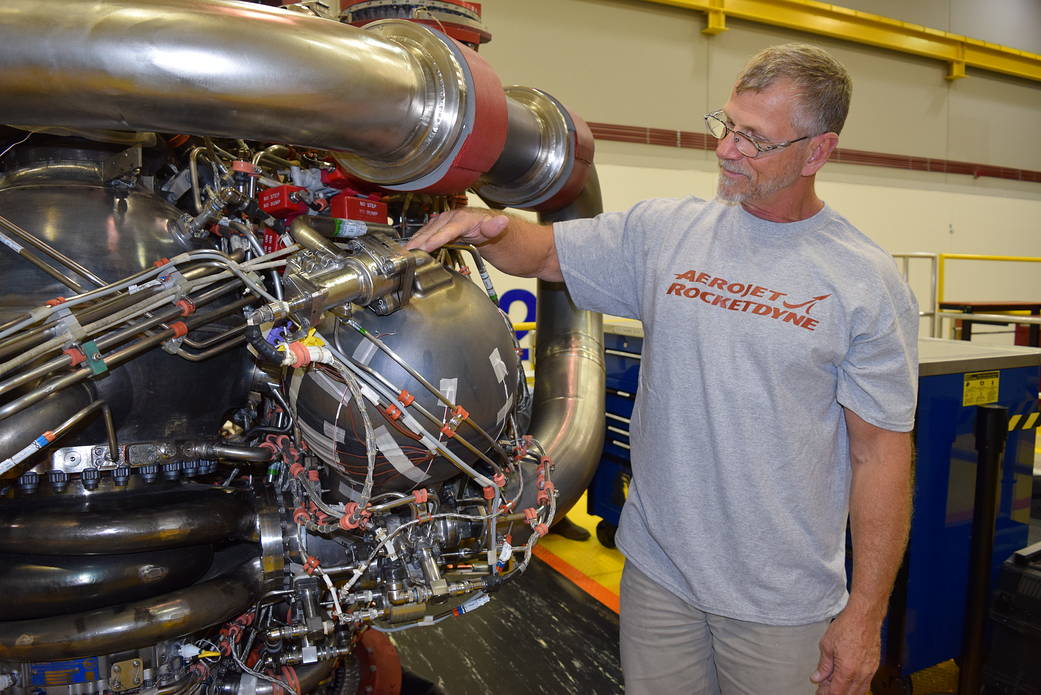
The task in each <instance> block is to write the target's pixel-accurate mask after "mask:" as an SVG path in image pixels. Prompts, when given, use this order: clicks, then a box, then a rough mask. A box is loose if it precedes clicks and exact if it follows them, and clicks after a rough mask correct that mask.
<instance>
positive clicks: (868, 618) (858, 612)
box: [842, 594, 889, 627]
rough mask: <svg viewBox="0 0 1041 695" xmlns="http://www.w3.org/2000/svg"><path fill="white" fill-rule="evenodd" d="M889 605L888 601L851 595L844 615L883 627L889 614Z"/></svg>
mask: <svg viewBox="0 0 1041 695" xmlns="http://www.w3.org/2000/svg"><path fill="white" fill-rule="evenodd" d="M888 604H889V601H888V600H886V599H878V598H867V597H861V596H857V595H855V594H850V597H849V600H848V601H847V602H846V607H845V608H844V609H843V610H842V614H843V615H846V616H848V617H850V618H854V619H856V620H858V621H863V622H867V623H869V624H871V623H876V624H877V625H878V626H879V627H881V625H882V621H883V620H885V617H886V613H887V612H888V608H889V605H888Z"/></svg>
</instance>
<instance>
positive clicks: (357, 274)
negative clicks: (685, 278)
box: [0, 0, 604, 695]
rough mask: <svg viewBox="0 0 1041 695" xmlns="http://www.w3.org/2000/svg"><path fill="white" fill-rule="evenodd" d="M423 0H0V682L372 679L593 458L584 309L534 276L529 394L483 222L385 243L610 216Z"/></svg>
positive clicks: (111, 689)
mask: <svg viewBox="0 0 1041 695" xmlns="http://www.w3.org/2000/svg"><path fill="white" fill-rule="evenodd" d="M400 4H401V5H403V6H404V5H408V3H400ZM423 4H424V5H425V6H433V7H428V8H427V12H428V15H430V13H431V12H434V13H435V14H433V15H430V16H431V17H433V18H434V19H433V20H432V21H430V20H429V17H428V21H426V22H425V24H424V23H415V22H407V21H402V20H397V19H386V16H387V12H388V10H387V8H386V7H385V5H386V3H373V2H367V1H363V2H354V3H347V5H348V7H347V8H346V11H345V17H344V19H345V22H338V21H335V20H332V19H329V18H324V17H320V16H314V14H315V13H314V12H313V11H306V8H303V10H301V11H297V12H292V11H287V10H285V9H280V8H267V7H263V6H260V5H254V4H248V3H244V2H233V1H221V0H216V1H214V0H207V1H206V2H198V1H197V0H158V1H156V2H151V1H150V2H140V0H138V1H136V2H135V1H131V0H98V1H97V2H91V3H68V2H62V1H61V0H10V1H9V2H6V3H4V6H3V8H2V9H0V122H2V123H5V124H7V125H6V126H3V127H2V129H0V242H2V244H3V248H0V277H3V283H4V292H3V294H2V296H0V595H2V596H3V599H2V600H0V692H5V693H6V692H10V693H12V694H15V693H16V694H17V695H23V694H27V693H34V694H47V695H57V694H58V693H61V694H62V695H67V694H68V693H75V694H76V695H95V694H96V695H101V694H102V693H106V692H108V693H113V694H114V695H126V694H136V693H140V694H141V695H178V694H181V693H191V694H195V693H201V692H206V693H221V694H222V695H236V694H240V695H278V694H279V693H282V692H288V693H293V695H302V693H305V692H314V691H318V690H322V689H328V690H329V691H330V692H335V693H338V694H339V693H342V694H345V695H346V694H349V693H353V692H359V691H361V690H362V689H364V687H365V686H366V685H369V686H372V685H373V683H374V679H379V678H380V677H381V676H384V677H386V678H387V679H389V680H390V681H393V679H394V678H395V677H396V675H395V674H381V673H380V671H379V669H375V670H370V669H369V668H367V667H366V668H362V666H363V665H364V660H365V658H366V657H365V654H366V652H367V650H366V649H365V647H366V646H368V647H372V645H373V644H375V643H377V642H378V641H379V640H380V639H381V636H382V635H383V633H385V632H388V631H397V630H403V629H412V628H422V627H423V626H426V625H431V624H436V623H438V622H441V621H444V620H448V619H453V618H455V617H456V616H460V615H462V614H464V613H467V612H469V611H472V610H475V609H477V608H479V607H480V606H481V605H482V604H483V603H485V602H487V601H488V600H489V594H490V593H491V592H493V591H494V590H496V589H497V588H498V587H500V586H501V585H503V584H504V583H506V582H509V580H510V579H512V578H513V577H515V576H517V575H518V574H519V573H520V572H523V571H524V569H525V567H526V566H527V565H528V563H529V561H530V558H531V554H532V548H533V547H534V545H535V543H536V542H537V541H538V539H539V538H540V537H541V536H542V535H543V534H544V533H545V532H546V530H547V528H548V526H549V525H550V524H551V523H552V521H553V519H554V516H555V515H560V514H562V513H563V512H564V511H566V509H567V507H569V506H570V505H571V504H573V503H574V500H575V499H576V498H577V496H578V495H579V494H580V492H581V490H582V489H584V487H585V485H586V484H587V483H588V479H589V477H590V476H591V475H592V471H593V468H594V466H595V464H596V460H597V456H598V451H599V449H600V444H601V438H602V428H603V425H602V422H603V420H602V413H603V398H604V396H603V392H604V390H603V364H602V358H601V354H602V348H601V345H600V341H601V336H600V323H599V317H598V316H595V315H591V314H588V313H586V312H580V311H577V310H576V309H575V308H574V307H573V305H571V303H570V300H569V299H568V297H567V295H566V293H565V292H564V290H563V289H562V288H561V287H554V286H550V285H546V286H544V287H541V288H540V299H539V303H540V312H541V313H540V318H539V326H538V350H537V360H538V369H539V376H540V378H539V381H538V382H537V384H536V388H535V390H534V393H532V392H531V391H529V388H528V385H527V383H526V381H525V377H524V372H523V370H522V369H521V366H520V362H519V357H518V355H519V350H518V346H517V343H516V339H515V338H514V333H513V331H512V326H511V325H510V322H509V319H508V317H507V316H506V315H505V314H503V312H502V311H501V310H500V309H499V307H498V305H497V294H496V291H495V288H494V286H493V285H492V283H491V281H490V280H489V278H488V275H487V273H486V272H485V270H484V267H483V264H482V262H481V259H480V255H479V253H478V251H477V249H475V248H473V247H470V246H467V245H463V244H460V245H452V246H449V247H446V248H445V249H443V250H441V251H440V252H438V253H437V254H436V255H434V256H431V255H429V254H426V253H423V252H418V251H407V250H406V249H405V248H404V247H403V245H402V244H403V242H404V241H405V240H406V239H407V238H408V237H409V236H410V235H411V234H412V233H414V232H415V231H416V230H417V229H418V228H420V227H421V226H422V225H423V224H424V223H425V222H426V221H427V220H428V219H429V218H430V216H431V215H434V214H437V213H438V212H442V211H444V210H447V209H450V208H451V207H453V206H456V205H459V204H461V203H465V196H464V195H462V194H464V193H465V191H467V190H471V191H473V192H474V193H476V194H477V195H478V196H480V197H481V198H482V199H483V200H485V201H486V202H487V203H488V204H490V205H493V206H497V207H506V206H512V207H519V208H525V209H531V210H537V211H539V212H540V213H541V214H542V215H543V216H544V219H547V220H552V219H561V218H565V217H568V216H574V215H589V214H596V213H597V212H599V204H600V203H599V193H598V190H597V187H596V176H595V172H594V171H593V169H592V138H591V136H590V133H589V130H588V128H587V127H586V126H585V124H584V123H583V122H582V121H581V119H579V118H578V117H576V116H575V115H574V114H572V113H571V112H570V111H568V110H567V109H566V108H565V107H564V106H563V105H561V104H560V102H558V101H557V100H556V99H554V98H553V97H551V96H550V95H548V94H545V93H544V92H541V91H539V90H536V89H531V88H526V87H509V88H507V89H503V88H502V86H501V85H500V84H499V81H498V78H497V77H496V76H495V73H494V72H493V71H492V70H491V68H490V67H489V66H488V65H487V64H486V63H485V62H484V61H483V60H482V59H481V58H480V57H479V56H478V55H477V53H476V52H475V51H474V50H472V49H471V48H470V47H468V45H466V44H470V45H473V46H476V45H477V44H478V43H480V42H481V41H483V40H487V33H486V32H484V31H483V29H482V28H481V27H480V24H479V21H477V20H475V8H474V7H473V6H472V5H470V4H469V3H463V2H456V1H455V0H452V1H448V0H444V1H441V2H426V3H423ZM297 9H301V8H297ZM346 21H353V22H355V23H356V24H359V25H364V26H363V27H362V26H352V25H350V24H349V23H346ZM446 24H447V28H446V26H445V25H446ZM442 30H444V31H446V32H447V33H448V34H457V38H459V39H460V40H461V41H462V42H460V41H457V40H455V39H453V38H452V37H451V36H449V35H446V33H443V31H442ZM383 639H385V638H383Z"/></svg>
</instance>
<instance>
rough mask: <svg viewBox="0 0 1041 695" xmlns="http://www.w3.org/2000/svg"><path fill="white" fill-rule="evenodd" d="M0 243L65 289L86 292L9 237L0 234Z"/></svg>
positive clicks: (76, 283)
mask: <svg viewBox="0 0 1041 695" xmlns="http://www.w3.org/2000/svg"><path fill="white" fill-rule="evenodd" d="M0 243H3V245H4V246H6V247H8V248H9V249H11V250H12V251H14V252H15V253H17V254H18V255H19V256H21V257H22V258H24V259H25V260H27V261H29V262H30V263H32V264H33V265H34V266H36V267H37V268H39V269H40V270H42V271H43V272H45V273H47V274H48V275H50V276H51V277H52V278H54V279H55V280H57V281H58V282H60V283H61V284H63V285H65V286H66V287H68V288H70V289H73V290H76V291H77V292H84V291H86V289H87V288H86V287H84V286H83V285H81V284H80V283H78V282H76V280H74V279H73V278H71V277H69V276H68V275H66V274H65V273H63V272H61V271H60V270H58V269H57V268H55V267H54V266H52V265H50V264H49V263H46V262H44V260H43V259H42V258H40V257H39V256H37V255H36V254H35V253H33V252H32V251H30V250H29V249H27V248H25V247H24V246H22V245H21V244H19V243H18V242H17V241H15V240H14V239H11V238H10V237H8V236H6V235H4V234H3V233H0Z"/></svg>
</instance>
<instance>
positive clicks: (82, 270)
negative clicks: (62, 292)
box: [0, 215, 108, 287]
mask: <svg viewBox="0 0 1041 695" xmlns="http://www.w3.org/2000/svg"><path fill="white" fill-rule="evenodd" d="M0 227H3V228H4V229H6V230H7V231H8V232H10V233H11V234H14V235H15V236H16V237H18V238H19V239H20V240H21V241H22V242H24V243H26V244H29V246H32V247H33V248H35V249H36V250H37V251H40V252H41V253H43V254H44V255H45V256H47V257H48V258H50V259H51V260H53V261H57V262H58V263H61V264H62V265H63V266H65V267H66V268H68V269H69V270H71V271H73V272H75V273H77V274H78V275H79V276H80V277H84V278H86V279H88V280H90V281H91V282H92V283H94V285H95V286H96V287H104V286H105V285H107V284H108V283H107V282H105V281H104V280H102V279H101V278H99V277H98V276H97V275H95V274H94V273H93V272H91V271H90V270H89V269H88V268H87V267H86V266H84V265H83V264H82V263H79V262H77V261H75V260H73V259H71V258H69V257H68V256H66V255H65V254H64V253H62V252H61V251H59V250H58V249H56V248H54V247H53V246H51V245H50V244H48V243H47V242H46V241H43V240H42V239H40V238H39V237H37V236H36V235H35V234H32V233H31V232H28V231H26V230H25V229H22V228H21V227H19V226H18V225H16V224H15V223H14V222H12V221H11V220H9V219H7V218H6V217H4V216H3V215H0Z"/></svg>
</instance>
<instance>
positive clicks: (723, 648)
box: [620, 562, 831, 695]
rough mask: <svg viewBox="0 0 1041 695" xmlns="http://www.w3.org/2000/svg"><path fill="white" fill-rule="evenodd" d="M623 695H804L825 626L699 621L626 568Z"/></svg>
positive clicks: (810, 687)
mask: <svg viewBox="0 0 1041 695" xmlns="http://www.w3.org/2000/svg"><path fill="white" fill-rule="evenodd" d="M620 599H621V640H620V641H621V654H622V671H623V673H624V675H625V692H626V695H703V694H704V695H806V694H808V693H814V692H816V690H817V686H816V685H814V684H813V683H811V682H810V674H811V673H813V671H814V670H815V669H816V667H817V660H818V659H819V658H820V651H819V648H818V642H819V641H820V638H821V637H822V636H823V635H824V631H825V630H826V629H827V627H828V624H829V623H830V622H831V621H830V620H824V621H822V622H819V623H812V624H810V625H798V626H774V625H761V624H759V623H750V622H746V621H743V620H734V619H732V618H724V617H722V616H719V615H713V614H711V613H704V612H702V611H699V610H698V609H696V608H694V607H693V606H691V605H690V604H688V603H686V602H684V601H683V600H681V599H680V598H679V597H677V596H675V595H674V594H672V593H671V592H669V591H667V590H666V589H664V588H662V587H661V586H659V585H658V584H657V583H656V582H654V581H653V580H652V579H650V578H649V577H648V576H647V575H645V574H644V573H643V572H641V571H640V570H638V569H636V567H634V566H633V564H632V563H629V562H627V563H626V564H625V570H624V571H623V572H622V586H621V596H620Z"/></svg>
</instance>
